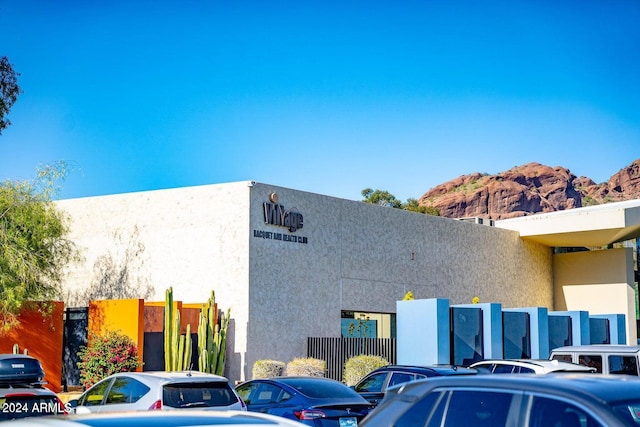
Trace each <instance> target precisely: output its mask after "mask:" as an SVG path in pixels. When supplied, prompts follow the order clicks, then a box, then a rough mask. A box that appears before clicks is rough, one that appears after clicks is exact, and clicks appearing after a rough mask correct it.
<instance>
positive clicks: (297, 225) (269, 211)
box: [253, 193, 308, 244]
mask: <svg viewBox="0 0 640 427" xmlns="http://www.w3.org/2000/svg"><path fill="white" fill-rule="evenodd" d="M262 210H263V215H264V223H265V224H269V225H275V226H278V227H285V228H286V229H287V230H289V231H290V232H291V233H295V232H296V231H298V230H300V229H301V228H302V227H303V225H304V217H303V216H302V214H301V213H300V212H298V210H297V209H296V208H291V209H285V207H284V206H283V205H281V204H280V203H279V202H278V195H277V194H276V193H271V194H270V195H269V201H268V202H264V203H263V204H262ZM253 237H260V238H263V239H272V240H281V241H283V242H292V243H303V244H306V243H308V239H307V237H305V236H296V235H292V234H287V233H277V232H272V231H265V230H253Z"/></svg>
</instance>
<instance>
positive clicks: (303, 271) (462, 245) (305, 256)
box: [57, 182, 553, 380]
mask: <svg viewBox="0 0 640 427" xmlns="http://www.w3.org/2000/svg"><path fill="white" fill-rule="evenodd" d="M271 192H276V193H277V194H278V196H279V203H280V204H282V205H283V206H285V208H287V209H292V208H296V210H297V211H298V212H300V213H301V214H303V216H304V226H303V228H302V229H300V230H297V231H296V232H289V231H287V230H286V229H285V228H283V227H278V226H274V225H271V224H265V221H264V215H263V207H262V204H263V203H264V202H267V201H268V198H269V194H270V193H271ZM57 203H58V205H59V206H60V207H61V208H63V209H64V210H65V211H67V212H68V213H69V215H70V216H71V218H72V223H71V230H72V234H71V236H70V237H71V239H72V240H74V241H75V242H76V243H77V244H78V246H79V247H80V248H81V250H82V253H83V256H84V261H83V263H81V264H80V265H78V266H74V267H73V268H71V269H70V270H69V274H68V277H67V280H66V283H65V286H67V287H68V288H69V289H81V288H83V287H87V286H89V284H90V283H91V281H92V280H95V278H96V272H95V271H94V269H93V266H94V263H95V261H96V260H97V259H98V257H100V256H104V255H109V254H110V256H112V257H113V258H114V259H116V260H119V259H122V254H123V253H124V248H125V247H126V245H127V244H129V240H128V239H127V237H128V236H132V235H135V234H134V230H137V233H138V234H137V237H136V239H137V240H138V241H139V243H140V244H142V245H143V246H144V251H142V252H141V253H140V255H139V256H138V257H137V259H136V260H134V261H135V262H133V261H132V264H134V265H132V267H134V268H132V269H131V271H130V274H131V275H132V277H131V279H132V280H133V279H136V278H139V279H141V280H143V281H148V282H149V283H151V284H153V286H154V287H155V295H154V297H153V298H155V299H156V300H163V299H164V291H165V289H166V288H168V287H169V286H173V289H174V299H176V300H181V301H184V302H185V303H189V302H204V301H206V299H207V298H208V296H209V293H210V291H211V290H212V289H213V290H215V291H216V299H217V301H218V304H219V306H220V308H222V309H225V308H226V307H230V308H231V318H232V320H231V325H230V331H229V332H230V334H229V347H228V362H227V372H226V374H227V376H229V378H230V379H232V380H240V379H245V378H249V377H250V376H251V368H252V366H253V363H254V362H255V360H258V359H264V358H269V359H276V360H281V361H283V362H288V361H290V360H292V359H293V358H294V357H299V356H305V355H306V339H307V337H314V336H316V337H322V336H340V312H341V310H355V311H373V312H387V313H393V312H395V306H396V301H398V300H401V299H402V297H403V296H404V295H405V293H406V292H407V291H412V292H413V294H414V296H415V298H436V297H437V298H449V299H450V300H451V303H452V304H460V303H470V302H471V299H472V298H473V297H474V296H478V297H479V298H480V300H481V301H482V302H498V303H501V304H502V305H503V306H504V307H521V306H545V307H549V308H551V304H552V300H553V296H552V263H551V260H552V255H551V250H550V249H549V248H547V247H545V246H543V245H540V244H536V243H528V242H525V241H523V240H522V239H520V238H519V236H518V233H517V232H515V231H511V230H504V229H499V228H495V227H488V226H484V225H477V224H472V223H466V222H460V221H455V220H451V219H446V218H439V217H433V216H427V215H422V214H417V213H413V212H407V211H402V210H398V209H393V208H386V207H380V206H373V205H368V204H364V203H361V202H356V201H350V200H343V199H337V198H333V197H329V196H323V195H319V194H314V193H308V192H303V191H298V190H293V189H288V188H283V187H277V186H272V185H268V184H262V183H255V184H251V183H249V182H239V183H229V184H219V185H207V186H200V187H188V188H180V189H171V190H159V191H150V192H143V193H131V194H121V195H115V196H104V197H92V198H86V199H75V200H65V201H60V202H57ZM254 230H258V231H268V232H272V233H281V234H287V235H292V236H296V237H306V238H307V239H308V241H307V243H297V242H296V243H293V242H290V241H282V240H274V239H265V238H262V237H254V234H253V233H254ZM116 231H117V232H120V233H121V238H119V239H118V238H114V232H116Z"/></svg>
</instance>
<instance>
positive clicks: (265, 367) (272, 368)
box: [251, 360, 284, 380]
mask: <svg viewBox="0 0 640 427" xmlns="http://www.w3.org/2000/svg"><path fill="white" fill-rule="evenodd" d="M283 371H284V362H280V361H278V360H256V362H255V363H254V364H253V370H252V371H251V376H252V379H254V380H255V379H256V378H271V377H279V376H281V375H282V372H283Z"/></svg>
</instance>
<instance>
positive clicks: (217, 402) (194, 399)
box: [162, 381, 238, 408]
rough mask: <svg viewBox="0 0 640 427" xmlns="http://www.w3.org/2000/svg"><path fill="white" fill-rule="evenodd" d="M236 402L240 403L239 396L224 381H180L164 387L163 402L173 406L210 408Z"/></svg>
mask: <svg viewBox="0 0 640 427" xmlns="http://www.w3.org/2000/svg"><path fill="white" fill-rule="evenodd" d="M234 403H238V398H237V397H236V394H235V393H234V392H233V390H232V389H231V386H229V384H228V383H226V382H223V381H206V382H205V381H203V382H193V383H188V382H178V383H169V384H165V385H164V387H162V404H163V405H166V406H170V407H172V408H208V407H215V406H229V405H233V404H234Z"/></svg>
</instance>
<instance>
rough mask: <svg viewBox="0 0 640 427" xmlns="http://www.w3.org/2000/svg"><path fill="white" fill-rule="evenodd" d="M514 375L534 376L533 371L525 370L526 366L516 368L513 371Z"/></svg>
mask: <svg viewBox="0 0 640 427" xmlns="http://www.w3.org/2000/svg"><path fill="white" fill-rule="evenodd" d="M513 373H515V374H535V373H536V371H535V369H531V368H527V367H526V366H517V367H515V369H514V370H513Z"/></svg>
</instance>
